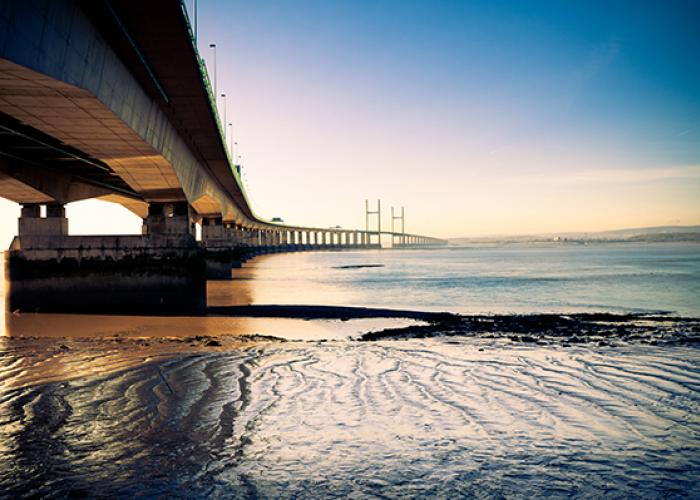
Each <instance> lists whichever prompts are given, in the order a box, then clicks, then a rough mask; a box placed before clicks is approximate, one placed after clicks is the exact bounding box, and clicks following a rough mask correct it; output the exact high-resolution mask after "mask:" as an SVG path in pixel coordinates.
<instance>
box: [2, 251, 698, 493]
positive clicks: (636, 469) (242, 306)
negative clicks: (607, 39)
mask: <svg viewBox="0 0 700 500" xmlns="http://www.w3.org/2000/svg"><path fill="white" fill-rule="evenodd" d="M279 257H282V258H281V259H275V258H271V259H261V260H260V261H259V262H257V263H255V264H254V265H251V267H250V268H249V269H248V270H247V273H248V274H247V275H246V273H241V274H240V276H242V277H243V279H241V280H240V281H239V282H235V280H234V282H229V283H227V282H215V283H213V286H212V288H211V290H210V297H211V299H212V300H211V304H212V305H211V306H210V311H209V314H208V316H206V317H197V318H195V317H177V318H154V317H107V316H94V317H90V316H80V317H76V316H73V315H32V314H14V313H12V312H10V313H8V317H7V318H6V320H7V321H6V324H7V327H8V330H7V333H8V335H7V336H5V337H3V338H2V339H1V340H0V434H2V439H0V443H2V444H0V446H2V448H3V449H2V455H1V456H2V458H0V491H2V496H3V497H6V498H17V497H30V496H42V497H43V496H60V497H65V496H87V497H99V496H138V497H153V496H169V497H205V496H206V497H209V496H214V497H217V496H223V497H233V498H251V497H262V498H271V497H284V498H289V497H295V498H318V497H337V496H343V497H345V496H352V497H397V496H436V497H455V496H458V497H459V496H461V497H477V498H482V497H483V498H486V497H488V498H491V497H494V496H504V497H509V498H524V497H531V496H532V495H533V494H534V495H536V496H553V497H571V496H573V497H579V498H583V497H591V496H603V495H604V496H606V497H612V498H629V497H631V496H635V497H640V496H641V497H644V498H669V497H671V498H674V497H675V498H692V497H693V495H694V492H695V491H697V490H698V489H699V488H700V474H699V473H698V471H699V470H700V418H699V417H698V414H699V413H700V412H699V411H698V410H699V409H700V408H699V402H700V356H698V350H697V345H698V344H697V340H698V335H699V330H698V321H697V319H694V317H693V316H691V315H683V314H674V313H673V311H672V310H668V311H664V312H663V313H662V312H661V311H653V310H645V311H631V310H626V311H621V310H619V309H617V308H615V307H611V308H609V310H607V311H599V312H591V311H590V310H588V309H584V310H579V311H572V312H570V313H568V314H563V313H556V312H551V311H550V312H528V313H517V314H513V313H508V314H499V313H495V312H491V313H489V314H468V313H466V312H464V311H458V312H455V311H450V312H445V311H440V310H439V308H438V307H437V305H435V304H433V306H432V307H431V306H430V305H429V304H426V305H427V307H424V308H422V309H420V308H415V307H407V308H403V309H402V308H395V307H384V305H383V304H381V302H382V298H380V297H379V296H377V297H378V298H377V300H376V301H375V302H376V303H377V304H376V305H375V306H374V307H371V304H367V303H366V302H365V303H364V304H361V301H362V300H364V299H361V297H358V296H357V295H355V296H354V300H353V298H352V297H351V294H357V293H359V292H358V290H357V288H353V287H355V285H354V284H353V285H352V287H348V288H344V287H342V286H339V285H338V280H337V279H336V277H337V275H334V274H333V273H335V272H338V273H358V272H362V273H367V274H364V275H362V276H363V278H362V279H364V280H366V281H370V282H371V281H372V280H376V279H377V275H376V274H374V275H373V274H370V273H382V272H383V270H384V269H385V268H381V267H373V268H363V269H357V268H345V269H335V268H334V267H337V266H340V265H346V266H355V265H357V263H356V262H354V261H355V260H356V259H357V260H361V261H364V262H365V263H370V264H372V263H377V262H376V260H377V258H378V257H381V256H378V255H377V254H371V255H369V256H368V255H364V256H338V257H337V259H338V261H337V262H332V263H329V262H328V261H327V259H328V255H320V256H317V257H316V256H314V255H309V256H307V257H305V259H306V260H305V262H306V263H307V264H306V265H307V266H309V267H311V271H310V272H309V269H308V268H305V267H304V266H302V267H301V269H299V270H298V271H297V273H298V274H294V272H293V271H286V272H284V270H283V269H280V266H284V265H285V259H284V258H283V256H279ZM382 258H383V257H382ZM432 258H434V259H435V258H437V257H436V256H435V254H433V257H432ZM444 258H447V259H449V258H451V257H450V256H449V255H448V256H447V257H444ZM689 258H690V257H689ZM395 259H396V260H395V261H394V262H385V263H384V264H385V265H387V266H389V267H390V268H391V267H392V266H396V265H399V266H403V268H404V271H405V272H407V273H409V274H410V273H418V272H422V271H421V270H420V269H415V268H413V269H412V268H410V266H408V264H407V263H406V262H402V261H401V259H402V257H399V258H395ZM287 262H290V261H289V260H287ZM292 262H293V263H294V265H295V266H298V264H299V262H300V258H293V259H292ZM397 262H398V263H397ZM693 262H694V261H693ZM330 264H333V266H331V265H330ZM446 265H449V263H448V264H446ZM313 269H316V270H317V271H316V272H317V274H314V271H313ZM327 269H332V270H331V271H327ZM280 271H283V272H280ZM440 272H441V271H440V269H437V272H436V273H435V274H438V275H439V274H440ZM653 272H654V273H656V274H655V275H654V279H656V280H657V281H658V280H659V279H660V280H662V281H663V279H664V277H663V276H661V277H660V278H659V276H658V273H659V270H658V267H657V268H655V269H654V271H653ZM302 273H306V275H307V277H308V278H309V279H310V280H318V283H317V284H316V286H315V287H308V286H307V287H306V288H305V289H309V290H310V292H309V294H308V296H304V295H302V294H299V293H292V294H287V295H286V298H287V300H286V301H284V300H279V301H277V302H275V303H272V302H271V301H268V300H267V299H269V294H272V293H274V294H278V296H279V294H280V293H281V292H280V288H279V287H269V288H266V287H268V285H269V283H267V281H268V280H274V283H275V284H279V285H280V286H281V288H282V289H287V290H288V291H289V290H292V291H293V290H297V289H299V288H298V286H299V285H300V284H301V277H300V274H302ZM323 273H331V279H327V280H325V281H324V280H323V279H321V275H322V274H323ZM662 274H663V273H662ZM351 276H352V280H354V279H356V278H357V277H359V275H357V274H354V275H351ZM285 277H286V281H285ZM405 282H406V281H405V280H404V283H405ZM538 283H540V286H545V287H548V286H550V284H548V283H545V284H544V285H542V284H541V283H542V281H541V280H539V281H538ZM307 285H308V283H307ZM382 286H384V285H382ZM236 287H239V288H240V287H247V288H243V290H247V295H245V294H244V295H241V292H240V290H239V291H238V292H234V290H237V288H236ZM405 287H406V285H404V290H405ZM375 288H376V281H375ZM331 292H332V293H331ZM495 292H496V293H499V292H498V290H496V291H495ZM417 293H418V292H417V291H416V292H415V293H413V294H412V295H411V296H410V297H407V299H406V301H405V302H406V303H407V304H408V305H410V306H414V305H415V304H414V303H411V299H412V300H414V301H415V300H416V294H417ZM426 293H427V292H426ZM318 294H320V295H323V296H325V298H326V301H325V303H324V302H321V301H319V300H318V299H319V297H318ZM234 295H235V296H236V297H239V298H240V297H242V296H243V297H244V299H243V300H241V301H234V300H230V298H231V297H232V296H234ZM426 297H429V295H422V298H423V300H425V299H426ZM300 298H301V299H304V300H301V302H302V303H299V304H294V303H293V302H292V300H294V299H296V300H299V299H300ZM384 300H385V299H384ZM353 302H355V304H357V305H340V304H341V303H346V304H352V303H353ZM334 303H335V304H334ZM684 303H687V302H684ZM659 305H660V306H669V305H671V306H672V305H673V304H671V303H667V304H659ZM511 306H513V307H517V304H511ZM659 309H660V310H661V309H671V308H669V307H659Z"/></svg>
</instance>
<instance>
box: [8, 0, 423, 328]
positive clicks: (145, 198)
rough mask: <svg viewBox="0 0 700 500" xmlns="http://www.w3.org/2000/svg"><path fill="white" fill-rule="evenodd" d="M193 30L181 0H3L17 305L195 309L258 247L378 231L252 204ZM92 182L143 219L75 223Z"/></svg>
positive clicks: (95, 191)
mask: <svg viewBox="0 0 700 500" xmlns="http://www.w3.org/2000/svg"><path fill="white" fill-rule="evenodd" d="M188 30H189V28H188V23H187V19H186V17H185V15H184V13H183V9H182V5H181V3H180V2H177V1H171V0H151V1H147V2H134V1H131V0H111V1H109V2H94V1H88V0H84V1H83V0H56V1H53V2H43V1H40V0H8V1H7V2H5V4H4V5H3V8H2V9H0V196H2V197H5V198H8V199H10V200H12V201H15V202H17V203H20V204H21V205H22V215H21V217H20V219H19V221H18V236H17V238H15V240H14V241H13V243H12V245H11V248H10V250H9V257H8V259H6V263H7V265H8V276H9V284H10V288H9V293H8V297H9V307H10V308H11V309H12V310H21V311H78V312H119V313H124V312H132V313H136V312H138V313H149V314H158V313H164V314H173V313H175V314H198V313H202V312H203V311H204V307H205V305H206V279H207V278H230V277H231V269H232V268H233V267H236V266H240V264H241V262H243V261H244V260H245V259H247V258H250V257H251V256H254V255H257V254H259V253H267V252H279V251H300V250H322V249H324V250H336V249H357V248H378V247H379V246H380V241H379V240H380V237H379V235H376V236H375V240H374V241H373V239H372V236H373V235H372V234H371V233H369V232H367V231H355V230H342V229H323V228H302V227H294V226H285V225H281V224H273V223H270V222H267V221H264V220H262V219H260V218H258V217H256V216H255V215H254V213H253V212H252V210H251V208H250V205H249V203H248V200H247V198H246V196H245V193H244V191H243V189H242V187H241V184H240V178H239V177H238V174H237V173H236V171H235V169H233V168H232V166H231V162H230V159H229V156H228V152H227V150H226V146H225V144H224V139H223V137H222V133H221V130H220V127H219V125H218V123H219V120H218V117H217V115H216V109H215V105H214V99H213V98H212V96H211V90H210V89H209V87H208V83H207V81H206V74H205V72H204V70H203V68H202V66H201V60H200V58H199V56H198V54H197V53H196V49H195V48H194V45H193V43H192V40H191V38H190V33H189V31H188ZM89 198H98V199H103V200H107V201H111V202H114V203H119V204H121V205H123V206H125V207H126V208H128V209H129V210H131V211H132V212H134V213H135V214H137V215H138V216H139V217H141V218H142V219H143V231H142V233H143V234H142V235H133V236H71V235H69V234H68V222H69V221H68V220H67V218H66V216H65V205H66V204H67V203H71V202H74V201H78V200H83V199H89ZM42 207H44V208H43V209H42ZM197 223H199V224H201V225H202V241H201V242H198V241H195V231H194V225H195V224H197ZM412 238H414V239H410V240H409V239H406V240H405V244H406V245H409V244H419V243H420V242H421V241H422V242H423V243H427V242H428V241H429V240H427V239H423V240H420V238H421V237H412ZM435 241H437V240H435Z"/></svg>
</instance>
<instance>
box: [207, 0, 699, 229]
mask: <svg viewBox="0 0 700 500" xmlns="http://www.w3.org/2000/svg"><path fill="white" fill-rule="evenodd" d="M199 4H200V7H199V8H200V11H199V14H200V17H199V19H200V23H199V33H200V46H201V47H202V49H201V50H202V54H203V55H204V56H205V57H206V58H207V59H208V60H209V61H210V62H211V59H212V51H211V49H209V48H208V44H209V43H216V44H217V66H218V67H217V79H218V86H219V90H220V91H221V90H223V91H226V92H227V93H228V95H229V98H228V117H229V121H232V122H233V123H234V135H235V137H236V138H237V140H238V141H239V144H240V151H241V154H242V155H243V157H244V162H243V163H244V165H245V168H246V175H247V178H248V184H249V189H250V190H251V194H252V195H253V200H254V202H255V204H256V207H257V208H258V210H259V211H260V212H262V213H263V214H266V215H270V216H272V215H284V216H286V218H291V219H293V220H294V221H295V222H300V223H304V222H306V221H308V223H319V224H323V223H330V222H335V219H337V220H338V222H339V223H342V224H346V225H353V224H354V225H358V224H360V223H361V222H362V213H361V209H362V207H361V205H362V200H363V199H364V198H365V197H367V196H369V197H374V198H376V197H382V198H383V199H385V201H386V203H387V204H396V205H400V204H405V205H406V206H407V209H408V210H409V214H411V216H412V218H411V219H410V221H407V222H413V228H414V229H415V230H421V231H430V230H431V229H432V228H434V229H435V230H437V231H438V232H439V233H440V234H441V235H460V234H472V233H480V234H482V233H493V232H519V231H521V232H529V231H544V230H553V231H558V230H565V229H572V230H577V229H580V230H594V229H604V228H609V227H612V226H620V225H623V226H624V225H654V224H666V223H669V222H680V223H685V224H691V223H700V202H698V201H697V200H698V199H700V171H699V169H700V64H698V61H700V29H698V24H699V22H700V2H658V1H654V2H589V1H587V2H561V1H547V2H498V1H495V2H494V1H480V2H477V1H473V2H465V1H454V2H447V1H443V2H437V1H414V2H410V1H352V2H350V1H348V2H340V1H333V2H327V1H307V2H304V1H302V2H292V1H282V2H265V1H262V2H226V1H206V2H205V1H202V2H199ZM543 198H547V199H550V200H551V202H550V203H544V202H543ZM314 201H316V202H317V203H314ZM445 214H447V216H446V217H445ZM328 216H330V217H331V218H333V219H334V220H328V219H327V217H328ZM438 218H440V219H441V221H442V222H440V223H437V222H435V221H436V220H437V219H438ZM416 225H419V226H418V227H416Z"/></svg>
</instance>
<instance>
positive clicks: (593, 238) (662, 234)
mask: <svg viewBox="0 0 700 500" xmlns="http://www.w3.org/2000/svg"><path fill="white" fill-rule="evenodd" d="M449 241H450V244H452V245H470V244H476V243H545V242H559V243H623V242H648V243H652V242H665V241H696V242H700V226H655V227H637V228H631V229H614V230H610V231H597V232H564V233H544V234H523V235H494V236H483V237H478V238H450V240H449Z"/></svg>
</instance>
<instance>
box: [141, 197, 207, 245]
mask: <svg viewBox="0 0 700 500" xmlns="http://www.w3.org/2000/svg"><path fill="white" fill-rule="evenodd" d="M191 212H192V209H191V208H190V206H189V204H188V203H187V202H178V203H159V202H153V203H149V204H148V216H147V217H146V218H145V219H144V220H143V225H144V231H143V232H144V234H149V235H182V236H184V235H190V236H192V237H194V227H193V225H192V217H191Z"/></svg>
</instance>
